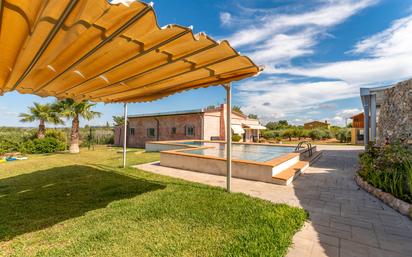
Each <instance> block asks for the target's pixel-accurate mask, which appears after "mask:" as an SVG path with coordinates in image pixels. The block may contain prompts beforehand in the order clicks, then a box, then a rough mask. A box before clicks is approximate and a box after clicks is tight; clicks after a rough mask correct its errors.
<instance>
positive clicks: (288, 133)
mask: <svg viewBox="0 0 412 257" xmlns="http://www.w3.org/2000/svg"><path fill="white" fill-rule="evenodd" d="M294 135H295V130H294V129H287V130H285V131H283V137H284V138H289V140H290V141H292V137H293V136H294Z"/></svg>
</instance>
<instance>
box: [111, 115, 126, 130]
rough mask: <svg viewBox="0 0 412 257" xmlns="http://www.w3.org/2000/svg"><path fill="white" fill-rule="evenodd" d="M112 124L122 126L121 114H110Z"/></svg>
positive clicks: (122, 118)
mask: <svg viewBox="0 0 412 257" xmlns="http://www.w3.org/2000/svg"><path fill="white" fill-rule="evenodd" d="M112 117H113V121H114V125H115V126H116V127H119V126H123V125H124V117H123V116H112Z"/></svg>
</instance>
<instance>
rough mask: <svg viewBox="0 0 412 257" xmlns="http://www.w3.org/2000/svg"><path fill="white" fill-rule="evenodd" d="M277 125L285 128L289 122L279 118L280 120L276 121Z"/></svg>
mask: <svg viewBox="0 0 412 257" xmlns="http://www.w3.org/2000/svg"><path fill="white" fill-rule="evenodd" d="M278 125H279V126H280V127H281V128H287V127H289V123H288V121H287V120H280V121H278Z"/></svg>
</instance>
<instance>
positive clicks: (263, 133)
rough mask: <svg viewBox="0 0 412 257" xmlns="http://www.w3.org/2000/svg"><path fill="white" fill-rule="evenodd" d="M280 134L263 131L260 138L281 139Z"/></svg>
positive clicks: (275, 131)
mask: <svg viewBox="0 0 412 257" xmlns="http://www.w3.org/2000/svg"><path fill="white" fill-rule="evenodd" d="M281 136H282V132H281V131H279V130H264V131H262V137H263V138H265V139H274V138H277V137H281Z"/></svg>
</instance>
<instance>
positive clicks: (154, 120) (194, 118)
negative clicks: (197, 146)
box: [115, 113, 203, 147]
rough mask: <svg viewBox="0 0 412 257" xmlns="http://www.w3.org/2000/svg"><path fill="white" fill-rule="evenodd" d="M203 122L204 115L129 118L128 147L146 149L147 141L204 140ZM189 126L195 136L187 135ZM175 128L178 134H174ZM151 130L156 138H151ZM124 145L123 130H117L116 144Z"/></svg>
mask: <svg viewBox="0 0 412 257" xmlns="http://www.w3.org/2000/svg"><path fill="white" fill-rule="evenodd" d="M202 122H203V114H202V113H195V114H184V115H171V116H157V117H137V118H129V125H128V131H129V132H128V139H127V145H128V146H129V147H144V146H145V143H146V142H147V141H165V140H183V139H187V140H191V139H202V133H203V131H202V130H203V129H202V127H203V125H202ZM187 126H193V127H194V129H195V134H194V135H186V127H187ZM174 127H175V128H176V134H173V133H172V128H174ZM149 128H154V129H155V135H154V137H151V136H149V134H148V129H149ZM133 130H134V132H133ZM133 133H134V135H133ZM122 143H123V136H122V129H121V128H116V130H115V144H116V145H122Z"/></svg>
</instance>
